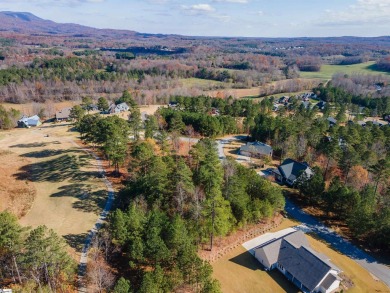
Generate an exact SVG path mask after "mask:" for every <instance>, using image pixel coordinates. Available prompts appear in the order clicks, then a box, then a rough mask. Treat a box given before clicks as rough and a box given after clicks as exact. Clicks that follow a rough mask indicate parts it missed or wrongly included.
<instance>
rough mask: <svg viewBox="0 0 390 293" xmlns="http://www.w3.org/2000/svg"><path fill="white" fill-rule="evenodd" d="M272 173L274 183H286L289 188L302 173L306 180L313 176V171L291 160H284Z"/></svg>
mask: <svg viewBox="0 0 390 293" xmlns="http://www.w3.org/2000/svg"><path fill="white" fill-rule="evenodd" d="M273 173H274V176H275V180H276V181H278V182H280V183H286V184H287V185H289V186H293V185H294V184H295V183H296V181H297V179H298V178H299V177H300V176H302V175H303V174H304V173H305V174H306V177H307V178H310V177H311V176H313V175H314V172H313V170H312V169H311V168H310V167H309V166H308V165H307V164H306V163H300V162H297V161H295V160H293V159H286V160H284V162H283V163H282V164H281V165H280V166H279V167H278V168H277V169H275V170H273Z"/></svg>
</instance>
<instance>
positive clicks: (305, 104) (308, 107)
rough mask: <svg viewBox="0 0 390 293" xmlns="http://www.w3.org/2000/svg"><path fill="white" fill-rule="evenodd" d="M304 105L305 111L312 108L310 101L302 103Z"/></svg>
mask: <svg viewBox="0 0 390 293" xmlns="http://www.w3.org/2000/svg"><path fill="white" fill-rule="evenodd" d="M302 105H303V107H305V109H310V108H311V103H310V102H309V101H304V102H302Z"/></svg>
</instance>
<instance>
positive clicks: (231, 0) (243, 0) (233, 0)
mask: <svg viewBox="0 0 390 293" xmlns="http://www.w3.org/2000/svg"><path fill="white" fill-rule="evenodd" d="M213 2H226V3H241V4H246V3H248V2H249V1H248V0H213Z"/></svg>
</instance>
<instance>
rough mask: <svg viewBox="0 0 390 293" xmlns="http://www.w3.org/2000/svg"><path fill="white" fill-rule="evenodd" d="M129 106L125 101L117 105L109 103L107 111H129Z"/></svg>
mask: <svg viewBox="0 0 390 293" xmlns="http://www.w3.org/2000/svg"><path fill="white" fill-rule="evenodd" d="M129 109H130V107H129V106H128V105H127V104H126V103H120V104H118V105H115V104H111V105H110V107H109V108H108V113H111V114H113V113H122V112H126V111H129Z"/></svg>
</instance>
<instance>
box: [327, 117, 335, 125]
mask: <svg viewBox="0 0 390 293" xmlns="http://www.w3.org/2000/svg"><path fill="white" fill-rule="evenodd" d="M326 120H328V121H329V122H330V123H333V124H336V123H337V120H336V119H334V118H333V117H328V118H326Z"/></svg>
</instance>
